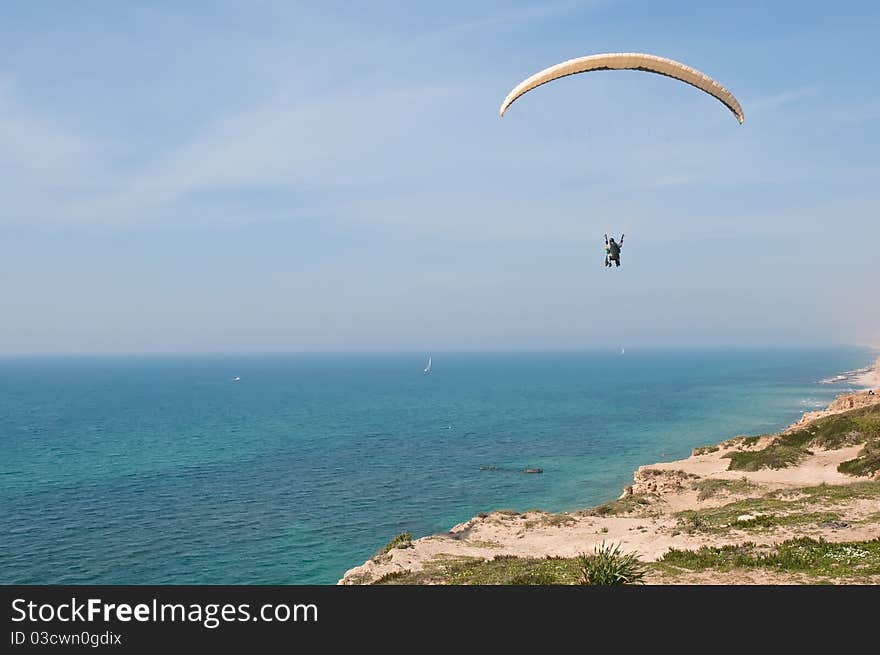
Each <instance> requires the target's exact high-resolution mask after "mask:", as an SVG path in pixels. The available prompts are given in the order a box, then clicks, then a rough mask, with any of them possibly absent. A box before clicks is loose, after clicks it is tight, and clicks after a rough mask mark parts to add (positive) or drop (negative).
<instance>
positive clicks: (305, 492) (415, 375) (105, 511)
mask: <svg viewBox="0 0 880 655" xmlns="http://www.w3.org/2000/svg"><path fill="white" fill-rule="evenodd" d="M425 359H426V357H425V356H423V355H422V354H416V355H412V354H393V355H378V354H376V355H344V356H343V355H337V356H330V355H312V356H305V355H303V356H293V355H285V356H202V357H168V358H158V357H154V358H140V359H139V358H95V359H85V358H68V359H60V358H59V359H51V358H34V359H6V360H0V455H2V458H0V535H2V539H0V582H2V583H34V584H64V583H69V584H77V583H106V584H145V583H156V584H161V583H177V584H184V583H195V584H198V583H217V584H220V583H223V584H257V583H266V584H325V583H326V584H332V583H335V582H336V581H337V580H338V579H339V578H340V577H342V575H343V574H344V572H345V571H346V569H348V568H351V567H352V566H355V565H358V564H360V563H362V562H363V561H364V560H366V559H367V558H369V557H370V556H371V555H373V554H374V553H375V552H376V551H377V550H378V549H379V548H381V547H382V546H383V545H384V544H385V543H387V541H388V540H389V539H390V538H391V537H392V536H394V535H395V534H398V533H400V532H403V531H409V532H412V533H413V534H414V535H416V536H423V535H426V534H431V533H435V532H443V531H446V530H448V529H449V528H450V527H452V526H453V525H454V524H456V523H459V522H461V521H464V520H467V519H468V518H470V517H471V516H473V515H475V514H477V513H479V512H482V511H488V510H492V509H502V508H511V509H518V510H525V509H529V508H543V509H548V510H554V511H562V510H571V509H575V508H581V507H586V506H590V505H595V504H597V503H600V502H604V501H607V500H610V499H612V498H616V497H617V496H618V495H619V493H620V491H621V489H622V487H623V486H624V485H626V484H628V483H630V482H631V480H632V472H633V470H634V469H636V468H637V467H638V466H639V465H641V464H649V463H652V462H655V461H659V460H668V459H671V458H680V457H684V456H686V455H688V454H689V453H690V451H691V449H692V448H693V447H694V446H698V445H703V444H707V443H715V442H718V441H721V440H723V439H725V438H728V437H731V436H734V435H736V434H758V433H762V432H768V431H773V430H776V429H779V428H781V427H783V426H784V425H786V424H788V423H790V422H792V421H793V420H795V419H797V418H799V417H800V415H801V414H802V413H803V412H804V411H807V410H810V409H814V408H816V407H819V406H822V405H824V404H827V402H829V401H830V400H831V398H833V397H834V396H835V395H836V394H837V393H840V392H841V391H843V390H845V389H846V388H847V387H845V386H840V385H829V384H819V383H818V380H820V379H822V378H826V377H828V376H829V375H833V374H835V373H839V372H843V371H847V370H851V369H854V368H858V367H861V366H864V365H866V364H867V363H868V362H869V361H870V360H871V356H870V355H869V354H868V352H867V351H864V350H859V349H833V350H808V351H795V350H783V351H745V350H742V351H729V352H722V351H687V352H681V351H679V352H652V351H638V350H635V349H632V350H627V352H626V354H625V355H621V354H620V353H617V352H615V353H609V352H604V353H603V352H579V353H540V354H538V353H533V354H525V353H518V354H471V353H467V354H465V353H460V354H450V353H434V354H433V366H432V371H431V374H430V375H424V374H423V373H422V369H423V368H424V366H425ZM236 376H240V381H237V382H236V381H234V378H235V377H236ZM480 467H496V469H495V470H481V468H480ZM527 467H540V468H543V469H544V473H543V474H540V475H527V474H524V473H523V472H522V469H524V468H527Z"/></svg>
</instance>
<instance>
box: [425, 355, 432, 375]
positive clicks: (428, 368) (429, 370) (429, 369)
mask: <svg viewBox="0 0 880 655" xmlns="http://www.w3.org/2000/svg"><path fill="white" fill-rule="evenodd" d="M430 372H431V358H430V357H428V365H427V366H426V367H425V373H430Z"/></svg>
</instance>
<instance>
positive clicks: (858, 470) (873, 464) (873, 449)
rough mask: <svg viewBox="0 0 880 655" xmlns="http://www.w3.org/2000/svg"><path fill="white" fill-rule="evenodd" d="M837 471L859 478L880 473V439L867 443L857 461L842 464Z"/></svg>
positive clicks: (852, 460) (851, 460)
mask: <svg viewBox="0 0 880 655" xmlns="http://www.w3.org/2000/svg"><path fill="white" fill-rule="evenodd" d="M837 470H838V471H840V472H841V473H846V474H847V475H854V476H857V477H864V476H867V475H873V474H874V473H876V472H877V471H880V439H877V440H874V441H869V442H868V443H866V444H865V447H864V448H862V449H861V450H860V451H859V454H858V455H857V456H856V458H855V459H850V460H847V461H846V462H841V463H840V464H839V465H838V466H837Z"/></svg>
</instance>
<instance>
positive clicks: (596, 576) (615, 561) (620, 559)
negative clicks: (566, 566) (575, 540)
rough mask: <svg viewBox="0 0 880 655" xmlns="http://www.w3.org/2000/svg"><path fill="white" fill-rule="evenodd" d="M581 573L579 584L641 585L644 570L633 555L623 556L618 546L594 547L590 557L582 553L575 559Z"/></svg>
mask: <svg viewBox="0 0 880 655" xmlns="http://www.w3.org/2000/svg"><path fill="white" fill-rule="evenodd" d="M577 562H578V566H579V568H580V572H581V580H580V582H581V584H585V585H624V584H638V583H641V582H642V581H643V579H644V577H645V568H644V566H643V565H642V563H641V562H640V561H639V558H638V557H637V556H636V555H635V554H634V553H628V554H626V555H623V554H621V553H620V545H619V544H617V545H613V544H609V545H607V546H606V545H605V542H604V541H603V542H602V544H601V545H599V546H596V549H595V551H594V553H593V554H592V555H587V554H586V553H582V554H580V555H578V557H577Z"/></svg>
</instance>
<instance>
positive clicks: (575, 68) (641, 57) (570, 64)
mask: <svg viewBox="0 0 880 655" xmlns="http://www.w3.org/2000/svg"><path fill="white" fill-rule="evenodd" d="M603 70H637V71H645V72H647V73H656V74H657V75H665V76H666V77H671V78H673V79H676V80H679V81H681V82H685V83H686V84H690V85H691V86H694V87H696V88H698V89H700V90H701V91H703V92H704V93H708V94H709V95H710V96H712V97H714V98H715V99H716V100H718V101H719V102H721V104H723V105H724V106H725V107H727V108H728V109H729V110H730V111H731V113H733V115H734V116H735V117H736V120H737V121H738V122H739V123H740V125H742V123H743V122H744V121H745V114H744V113H743V110H742V106H740V104H739V101H738V100H737V99H736V98H735V97H734V95H733V94H732V93H731V92H730V91H728V90H727V89H726V88H724V87H723V86H721V85H720V84H719V83H718V82H716V81H715V80H713V79H712V78H711V77H709V76H708V75H706V74H705V73H702V72H700V71H698V70H697V69H696V68H691V67H690V66H687V65H685V64H682V63H681V62H678V61H674V60H672V59H667V58H665V57H658V56H657V55H649V54H644V53H639V52H612V53H605V54H597V55H589V56H586V57H578V58H577V59H569V60H567V61H563V62H562V63H559V64H556V65H554V66H550V67H549V68H545V69H544V70H541V71H538V72H537V73H535V74H534V75H532V76H531V77H528V78H526V79H525V80H523V81H522V82H520V83H519V84H517V85H516V86H515V87H513V90H512V91H511V92H510V93H508V94H507V97H506V98H504V102H502V103H501V108H500V109H499V110H498V114H499V116H504V112H506V111H507V110H508V108H510V105H512V104H513V103H514V102H515V101H516V100H517V99H518V98H519V97H520V96H522V95H523V94H524V93H528V92H529V91H531V90H532V89H534V88H536V87H539V86H541V85H542V84H546V83H547V82H552V81H553V80H557V79H559V78H560V77H566V76H568V75H577V74H578V73H589V72H592V71H603ZM622 247H623V235H622V234H621V235H620V242H617V241H615V240H614V237H611V238H610V239H609V238H608V235H607V234H606V235H605V267H606V268H611V267H612V266H615V267H619V266H620V250H621V248H622Z"/></svg>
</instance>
